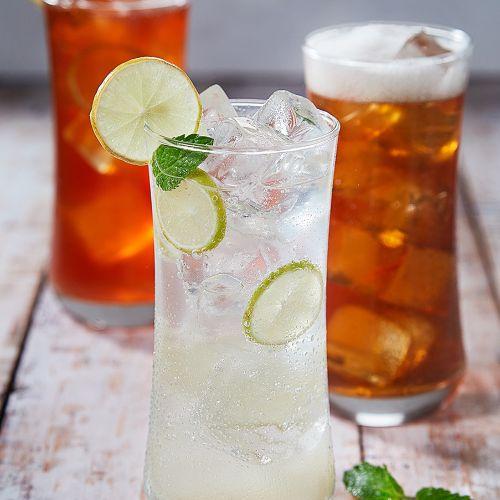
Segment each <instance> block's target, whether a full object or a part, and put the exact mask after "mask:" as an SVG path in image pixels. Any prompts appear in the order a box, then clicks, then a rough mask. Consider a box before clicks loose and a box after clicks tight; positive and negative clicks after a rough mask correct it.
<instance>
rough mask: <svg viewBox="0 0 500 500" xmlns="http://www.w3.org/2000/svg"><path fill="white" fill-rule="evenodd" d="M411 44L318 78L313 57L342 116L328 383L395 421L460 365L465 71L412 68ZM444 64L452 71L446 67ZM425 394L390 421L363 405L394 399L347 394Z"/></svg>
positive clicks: (321, 101)
mask: <svg viewBox="0 0 500 500" xmlns="http://www.w3.org/2000/svg"><path fill="white" fill-rule="evenodd" d="M398 28H399V29H401V28H402V27H401V26H400V27H398ZM397 34H398V33H396V34H394V33H393V34H392V36H393V37H396V35H397ZM412 36H415V39H416V40H417V43H416V45H417V49H419V48H422V47H419V45H421V44H424V43H425V44H427V45H428V44H429V43H431V44H432V42H433V41H434V40H432V38H430V35H427V34H426V35H425V36H423V35H422V33H421V32H420V30H417V31H416V32H415V34H414V35H412ZM372 42H373V40H372ZM391 43H393V42H391ZM414 49H415V47H408V45H406V46H405V42H404V41H403V42H401V47H399V49H398V50H399V51H400V53H401V51H403V55H402V56H401V57H402V59H403V61H400V65H399V66H398V67H396V69H395V70H393V71H391V69H390V68H388V66H390V64H394V65H397V58H396V57H395V55H394V54H393V56H392V57H393V58H394V59H396V61H391V62H387V63H386V64H385V67H384V65H383V64H382V63H380V64H379V65H374V66H375V67H368V68H366V67H365V68H363V70H362V71H359V72H356V70H355V68H352V67H349V68H348V69H347V71H345V72H343V71H342V68H340V70H339V71H338V73H337V74H336V71H335V69H332V67H331V66H330V67H329V71H330V73H329V74H328V81H324V79H323V80H322V81H321V82H320V85H317V83H318V81H317V80H316V81H315V80H314V79H313V78H318V66H317V64H318V61H316V62H313V63H312V66H313V68H311V64H310V63H308V62H307V55H306V79H307V85H308V92H309V96H310V98H311V100H312V101H313V102H314V103H315V104H316V106H318V107H319V108H322V109H325V110H326V111H328V112H330V113H332V114H333V115H335V116H337V117H338V118H339V120H340V122H341V124H342V131H341V136H340V142H339V149H338V156H337V166H336V172H335V180H334V196H333V205H332V219H331V224H330V250H329V260H328V295H327V296H328V304H327V321H328V366H329V375H330V388H331V390H332V391H333V393H334V394H335V396H334V397H333V398H332V399H333V402H334V404H335V403H336V402H337V401H339V406H340V407H341V408H342V409H344V410H347V412H348V413H350V414H351V415H352V414H356V415H355V417H356V418H357V419H358V421H359V422H360V423H368V424H370V425H379V424H381V425H387V424H390V423H399V422H401V421H403V420H404V419H406V418H410V417H411V416H415V415H416V414H418V413H420V412H422V411H425V410H428V409H429V408H430V407H431V406H435V405H436V404H438V403H439V402H440V401H441V399H442V398H444V397H445V396H446V395H447V394H448V393H449V392H450V390H452V389H453V388H454V387H455V385H456V384H457V382H458V381H459V379H460V377H461V375H462V372H463V368H464V353H463V346H462V338H461V330H460V319H459V310H458V297H457V276H456V253H455V225H454V223H455V184H456V168H457V154H458V146H459V139H460V126H461V116H462V104H463V90H464V86H465V82H466V70H465V66H462V67H461V70H460V71H458V70H457V68H456V67H455V66H453V64H455V63H454V62H453V61H451V62H450V63H448V66H445V67H444V68H439V67H438V68H437V70H438V73H437V75H436V70H435V69H433V66H432V64H429V61H428V59H429V57H426V56H425V55H424V54H422V55H421V56H420V57H421V58H422V59H427V61H426V64H428V66H426V67H425V68H424V69H423V70H422V71H421V72H419V73H418V72H416V71H415V70H414V69H413V68H415V65H417V64H418V63H419V62H420V63H421V64H422V63H423V61H419V60H418V59H417V61H414V62H413V65H412V66H411V67H410V66H408V67H406V68H405V66H404V64H405V63H408V61H405V59H406V54H405V51H410V50H411V51H413V50H414ZM425 49H426V47H424V48H423V50H424V51H425ZM436 49H437V47H436V46H435V45H432V50H433V51H434V52H436ZM446 52H447V51H446V48H444V49H443V50H442V52H439V54H441V55H442V56H444V55H445V54H446ZM410 53H411V57H413V56H414V55H415V54H414V53H413V52H410ZM434 55H435V56H438V54H434ZM372 57H373V56H372ZM384 57H388V55H387V54H385V55H384ZM438 58H439V56H438ZM308 64H309V68H308ZM330 64H333V63H330ZM448 68H452V70H453V71H454V73H453V74H448V75H446V71H447V69H448ZM308 69H309V73H308V71H307V70H308ZM370 72H371V73H370ZM439 72H441V74H440V73H439ZM367 73H368V75H367ZM384 73H385V74H384ZM320 74H321V72H320ZM313 75H315V76H313ZM443 75H444V76H445V77H446V76H448V77H449V78H450V80H449V81H448V83H447V85H443V81H442V78H443ZM323 76H325V75H324V74H323ZM354 76H357V79H356V81H355V82H354V83H353V84H352V85H351V87H349V80H350V79H351V78H353V77H354ZM346 77H347V80H345V78H346ZM391 78H392V81H391ZM343 79H344V80H343ZM420 80H421V84H420V83H419V81H420ZM336 82H337V83H338V85H337V84H336ZM325 86H326V88H325ZM325 90H326V91H325ZM424 393H434V394H435V395H436V397H430V398H429V399H427V400H425V399H415V400H414V401H415V405H416V406H414V407H412V406H411V404H410V405H408V411H407V413H406V415H404V413H405V410H401V409H400V413H401V415H399V416H396V417H394V419H391V418H388V419H386V420H385V421H382V420H380V419H378V420H376V419H370V417H366V414H369V413H370V412H372V411H374V413H382V414H384V413H385V414H390V413H392V409H391V406H392V405H391V400H390V399H387V401H388V402H387V404H385V405H379V407H378V408H379V409H380V411H379V410H378V409H377V410H373V409H374V408H375V407H374V406H368V405H366V404H365V405H363V404H362V402H361V403H359V401H358V404H356V410H354V409H353V408H352V407H349V403H347V407H345V406H344V405H345V401H346V399H344V398H342V396H345V397H347V398H370V399H372V400H373V399H374V398H377V399H380V398H395V397H398V398H402V397H403V398H405V397H411V396H417V395H421V394H424ZM336 396H337V398H336ZM338 396H340V398H338ZM417 398H418V396H417ZM347 401H349V400H348V399H347ZM393 403H394V399H392V404H393ZM360 413H361V414H365V415H364V417H363V416H362V417H360V416H359V414H360ZM412 413H413V414H412ZM398 419H399V420H398Z"/></svg>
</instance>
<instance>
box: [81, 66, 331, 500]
mask: <svg viewBox="0 0 500 500" xmlns="http://www.w3.org/2000/svg"><path fill="white" fill-rule="evenodd" d="M128 104H129V106H128V107H127V105H128ZM91 118H92V121H93V124H94V129H95V130H96V134H97V136H98V137H99V138H100V140H101V142H102V143H103V144H104V145H105V146H106V147H107V148H108V150H110V151H112V152H113V151H114V152H115V153H117V154H121V155H122V157H123V156H127V155H128V156H130V157H131V159H133V160H134V161H135V163H139V162H144V163H146V162H148V163H149V167H150V181H151V196H152V202H153V219H154V231H155V255H156V303H155V341H154V363H153V365H154V368H153V390H152V396H151V413H150V425H149V436H148V445H147V457H146V466H145V491H146V494H147V496H148V498H151V499H171V498H186V499H188V498H189V499H193V498H203V499H206V500H209V499H217V500H221V499H230V498H246V499H250V500H251V499H256V500H257V499H259V500H274V499H275V500H281V499H284V498H286V499H288V500H295V499H296V500H304V499H305V498H308V499H311V500H316V499H318V500H326V499H329V498H331V496H332V494H333V486H334V470H333V456H332V447H331V440H330V427H329V402H328V386H327V369H326V339H325V337H326V323H325V286H326V259H327V238H328V224H329V215H330V197H331V189H332V182H333V167H334V160H335V150H336V143H337V135H338V131H339V124H338V122H337V121H336V120H335V119H334V118H333V117H332V116H330V115H329V114H328V113H325V112H320V111H318V110H317V109H316V108H315V107H314V105H313V104H312V103H311V102H310V101H308V100H307V99H306V98H304V97H301V96H297V95H294V94H291V93H289V92H286V91H278V92H276V93H274V94H273V95H272V96H271V97H270V98H269V99H268V100H267V101H265V102H262V101H252V100H244V101H243V100H242V101H234V100H233V101H230V100H229V99H228V98H227V96H226V95H225V93H224V91H223V90H222V89H221V88H220V87H219V86H213V87H210V88H209V89H207V90H205V91H204V92H203V93H202V94H201V95H198V93H197V92H196V90H195V88H194V86H193V85H192V83H191V82H190V80H189V78H188V77H187V76H186V75H185V74H184V73H183V72H182V71H181V70H179V69H178V68H176V67H175V66H172V65H170V64H168V63H166V62H165V61H161V60H158V59H153V58H141V59H138V60H133V61H131V62H129V63H127V65H124V66H122V67H119V68H117V69H116V70H115V72H114V74H112V75H111V76H110V77H108V79H107V80H106V81H105V82H104V83H103V85H102V86H101V88H100V90H99V92H98V95H97V97H96V101H95V103H94V110H93V114H92V117H91Z"/></svg>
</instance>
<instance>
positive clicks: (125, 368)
mask: <svg viewBox="0 0 500 500" xmlns="http://www.w3.org/2000/svg"><path fill="white" fill-rule="evenodd" d="M151 350H152V332H151V329H149V328H143V329H129V330H125V329H116V330H109V331H106V333H102V332H101V333H99V332H96V331H91V330H89V329H87V328H86V327H84V326H83V325H80V324H78V323H76V322H75V321H73V320H72V319H71V318H70V317H69V316H67V315H66V314H65V313H64V312H63V311H62V309H61V306H60V305H59V303H58V302H57V300H56V298H55V297H54V294H53V292H52V291H51V290H50V288H47V289H45V290H44V291H43V293H42V297H41V300H40V304H39V307H38V308H37V311H36V313H35V316H34V319H33V325H32V329H31V333H30V335H29V338H28V340H27V343H26V348H25V352H24V354H23V359H22V362H21V366H20V368H19V370H18V375H17V378H16V383H15V387H14V391H13V392H12V393H11V395H10V397H9V404H8V408H7V412H6V415H5V419H4V427H3V432H2V435H1V436H0V464H1V465H0V492H1V494H0V497H1V498H2V500H22V499H35V498H36V499H37V500H49V499H50V500H56V499H61V500H63V499H64V500H67V499H72V500H73V499H75V500H77V499H80V498H81V499H95V500H97V499H102V500H105V499H114V498H116V499H120V500H126V499H138V498H139V495H140V490H141V486H142V466H143V460H144V446H145V438H146V431H147V418H148V402H149V391H150V383H151V380H150V377H151V369H150V368H151Z"/></svg>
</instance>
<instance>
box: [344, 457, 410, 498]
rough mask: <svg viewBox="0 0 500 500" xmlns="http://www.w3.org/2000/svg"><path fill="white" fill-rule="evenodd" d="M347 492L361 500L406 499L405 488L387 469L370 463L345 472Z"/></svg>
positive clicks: (364, 463)
mask: <svg viewBox="0 0 500 500" xmlns="http://www.w3.org/2000/svg"><path fill="white" fill-rule="evenodd" d="M343 481H344V485H345V487H346V489H347V491H348V492H349V493H350V494H351V495H352V496H353V497H355V498H359V499H360V500H375V499H379V498H380V499H383V500H400V499H404V498H405V494H404V491H403V488H401V486H400V485H399V484H398V483H397V481H396V480H395V479H394V478H393V477H392V476H391V474H390V473H389V471H388V470H387V467H386V466H385V465H383V466H382V467H377V466H376V465H371V464H369V463H368V462H363V463H361V464H359V465H355V466H354V467H353V468H352V469H350V470H347V471H345V472H344V477H343Z"/></svg>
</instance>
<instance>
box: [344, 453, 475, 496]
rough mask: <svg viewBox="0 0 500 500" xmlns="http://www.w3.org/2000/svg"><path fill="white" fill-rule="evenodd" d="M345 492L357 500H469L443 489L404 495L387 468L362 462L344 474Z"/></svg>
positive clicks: (431, 489)
mask: <svg viewBox="0 0 500 500" xmlns="http://www.w3.org/2000/svg"><path fill="white" fill-rule="evenodd" d="M343 481H344V485H345V487H346V489H347V491H348V492H349V493H350V494H351V495H352V496H353V497H355V498H357V499H358V500H411V499H415V500H471V499H470V497H469V496H467V495H459V494H458V493H451V492H450V491H448V490H445V489H443V488H422V489H421V490H419V491H418V492H417V494H416V496H415V497H408V496H406V495H405V493H404V491H403V488H401V486H400V485H399V484H398V482H397V481H396V480H395V479H394V478H393V477H392V475H391V474H390V472H389V471H388V470H387V467H386V466H385V465H383V466H382V467H379V466H377V465H372V464H369V463H368V462H363V463H361V464H358V465H355V466H354V467H353V468H352V469H349V470H347V471H345V472H344V477H343Z"/></svg>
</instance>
